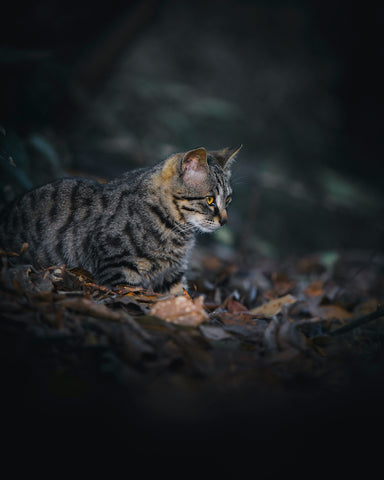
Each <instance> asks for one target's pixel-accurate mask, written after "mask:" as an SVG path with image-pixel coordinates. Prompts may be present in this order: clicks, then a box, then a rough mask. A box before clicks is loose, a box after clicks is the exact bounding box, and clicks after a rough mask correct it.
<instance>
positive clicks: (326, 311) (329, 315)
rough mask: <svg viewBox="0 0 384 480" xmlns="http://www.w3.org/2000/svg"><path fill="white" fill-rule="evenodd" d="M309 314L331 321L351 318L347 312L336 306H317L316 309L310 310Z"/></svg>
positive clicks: (350, 314)
mask: <svg viewBox="0 0 384 480" xmlns="http://www.w3.org/2000/svg"><path fill="white" fill-rule="evenodd" d="M311 313H312V314H313V315H315V316H319V317H321V318H323V319H325V320H332V319H334V318H335V319H337V320H344V319H348V318H351V317H352V316H353V315H352V313H351V312H348V310H345V309H344V308H342V307H339V306H338V305H318V306H317V307H313V308H311Z"/></svg>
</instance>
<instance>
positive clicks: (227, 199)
mask: <svg viewBox="0 0 384 480" xmlns="http://www.w3.org/2000/svg"><path fill="white" fill-rule="evenodd" d="M231 200H232V198H231V197H230V195H228V197H227V198H226V199H225V204H226V205H228V204H229V202H230V201H231Z"/></svg>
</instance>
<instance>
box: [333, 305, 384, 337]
mask: <svg viewBox="0 0 384 480" xmlns="http://www.w3.org/2000/svg"><path fill="white" fill-rule="evenodd" d="M380 317H384V308H383V307H382V306H381V305H378V306H377V309H376V310H375V311H374V312H372V313H369V314H368V315H363V316H362V317H359V318H356V319H355V320H352V321H351V322H349V323H347V324H346V325H343V326H342V327H340V328H337V329H336V330H333V332H330V335H333V336H334V335H342V334H343V333H346V332H349V331H350V330H353V329H354V328H357V327H360V326H361V325H364V324H366V323H368V322H371V321H372V320H376V319H377V318H380Z"/></svg>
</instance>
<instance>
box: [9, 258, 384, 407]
mask: <svg viewBox="0 0 384 480" xmlns="http://www.w3.org/2000/svg"><path fill="white" fill-rule="evenodd" d="M0 254H1V257H2V269H1V275H0V311H1V322H0V333H1V337H2V338H3V341H2V342H1V346H2V348H1V359H0V360H1V361H2V362H3V363H4V362H6V361H9V359H12V358H13V356H14V355H15V353H14V352H18V353H17V355H18V362H19V364H21V365H23V364H25V366H27V365H28V368H29V369H30V368H33V369H35V370H37V371H38V370H39V369H42V372H40V373H41V375H42V376H43V377H44V376H45V377H44V378H46V381H47V382H48V381H51V380H52V378H55V379H56V381H57V382H59V383H60V382H61V381H63V382H64V379H65V378H66V379H67V380H68V379H72V380H73V379H74V378H77V379H80V381H81V382H85V383H86V384H88V383H89V382H92V381H94V382H95V383H97V384H99V383H100V382H103V381H104V380H105V378H106V377H107V378H109V379H110V380H111V379H112V381H113V382H114V383H116V384H117V385H119V386H120V387H122V388H125V389H131V388H132V385H134V387H135V391H137V392H140V395H149V396H151V395H152V394H153V393H156V392H159V391H163V390H164V388H165V386H166V387H167V388H168V387H169V388H171V389H176V390H182V391H183V392H184V393H190V392H193V395H198V394H199V392H206V391H212V390H215V389H216V391H221V392H226V391H228V390H230V389H231V388H235V389H237V390H238V389H239V388H243V387H244V388H248V387H249V386H250V385H258V386H259V387H260V388H268V386H269V385H274V387H273V388H275V389H276V388H278V389H281V390H282V391H284V390H285V389H286V388H292V386H295V385H296V384H297V382H298V379H300V382H301V383H300V385H302V379H303V378H305V379H306V380H307V381H308V384H313V383H315V384H316V385H318V386H320V387H321V388H342V387H343V382H348V379H349V378H350V365H351V359H352V362H354V364H356V362H360V363H361V365H365V366H367V365H371V364H372V361H373V360H374V359H376V358H378V356H380V354H381V352H382V345H383V339H384V311H383V308H382V307H381V305H383V296H384V273H383V272H384V260H383V258H376V260H375V262H374V263H373V262H372V260H371V259H369V255H366V256H364V255H363V254H361V252H358V253H356V254H353V253H350V254H348V255H346V256H344V257H343V256H342V255H340V256H339V258H338V260H337V262H336V263H335V264H332V265H330V266H329V265H323V264H322V263H321V256H320V255H319V256H311V257H308V258H300V259H294V258H291V259H287V260H286V261H285V262H284V263H282V264H280V265H279V264H277V263H276V262H275V261H272V260H269V259H247V260H246V261H243V260H242V259H240V258H238V257H236V256H235V255H233V256H230V257H227V258H220V257H218V256H213V255H211V254H204V252H203V253H202V254H201V255H202V259H201V262H200V265H201V267H200V270H198V271H195V272H193V274H191V280H190V286H191V288H190V294H188V293H187V292H184V295H180V296H173V295H161V294H158V293H155V292H151V291H146V290H144V289H141V288H137V287H130V286H122V287H121V288H120V289H115V290H110V289H108V288H106V287H104V286H102V285H97V284H96V283H94V282H93V280H92V278H91V276H90V275H89V274H88V273H87V272H84V271H81V270H79V269H74V270H68V269H66V268H65V266H64V265H58V266H51V267H49V268H36V267H32V266H31V265H15V264H14V263H13V259H14V258H15V257H16V256H17V255H18V254H14V253H13V252H5V251H1V252H0ZM356 266H357V267H358V269H359V274H358V275H357V276H355V277H354V276H353V272H354V271H356ZM47 351H49V355H48V354H47ZM42 357H44V358H45V363H44V368H43V367H42V365H41V358H42ZM20 362H21V363H20ZM23 362H24V363H23ZM369 362H371V363H369ZM25 368H27V367H25ZM364 368H365V367H364ZM48 379H50V380H48ZM90 379H93V380H90ZM340 379H342V380H340ZM72 380H71V381H72ZM154 398H156V395H155V396H154Z"/></svg>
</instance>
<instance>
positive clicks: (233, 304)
mask: <svg viewBox="0 0 384 480" xmlns="http://www.w3.org/2000/svg"><path fill="white" fill-rule="evenodd" d="M227 310H228V312H229V313H240V312H248V308H247V307H245V306H244V305H243V304H242V303H240V302H238V301H237V300H234V299H233V298H232V297H231V298H230V299H229V300H228V302H227Z"/></svg>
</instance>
